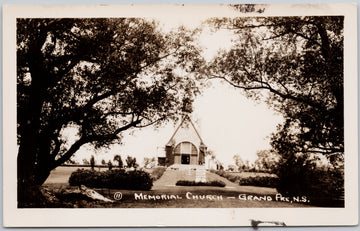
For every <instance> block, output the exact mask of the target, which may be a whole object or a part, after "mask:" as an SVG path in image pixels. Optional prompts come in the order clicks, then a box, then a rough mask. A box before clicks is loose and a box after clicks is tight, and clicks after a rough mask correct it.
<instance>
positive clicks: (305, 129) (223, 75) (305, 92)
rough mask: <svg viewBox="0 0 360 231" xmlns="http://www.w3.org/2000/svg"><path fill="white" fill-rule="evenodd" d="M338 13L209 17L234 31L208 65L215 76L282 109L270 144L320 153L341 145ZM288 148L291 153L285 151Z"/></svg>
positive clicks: (280, 149) (337, 150)
mask: <svg viewBox="0 0 360 231" xmlns="http://www.w3.org/2000/svg"><path fill="white" fill-rule="evenodd" d="M343 19H344V18H343V17H342V16H336V17H276V18H272V17H266V18H262V17H259V18H235V19H213V20H211V21H210V23H211V24H212V25H214V26H216V27H218V28H228V29H231V30H233V31H234V34H235V37H236V40H235V42H234V46H233V47H232V48H231V49H230V50H228V51H223V52H221V53H220V54H219V55H218V57H216V58H215V59H214V60H213V62H212V63H211V64H210V65H209V67H208V69H207V70H208V76H210V78H220V79H222V80H224V81H226V82H228V83H229V84H231V85H232V86H234V87H236V88H239V89H242V90H243V91H244V92H245V94H246V95H247V96H249V97H252V98H254V99H257V100H265V101H266V102H267V103H268V105H269V106H270V107H272V108H273V109H275V110H277V111H278V112H280V113H281V114H283V115H284V118H285V122H284V124H282V125H279V126H278V132H277V133H276V134H274V135H273V137H272V145H273V148H274V149H275V150H276V151H278V153H281V155H284V157H285V158H287V156H288V155H292V154H293V153H306V152H311V153H321V154H324V155H326V156H328V157H329V158H331V159H336V158H334V157H336V156H341V155H342V154H343V151H344V135H343V123H344V121H343V120H344V118H343V81H344V79H343ZM288 152H292V153H288Z"/></svg>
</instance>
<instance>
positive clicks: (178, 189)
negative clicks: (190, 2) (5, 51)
mask: <svg viewBox="0 0 360 231" xmlns="http://www.w3.org/2000/svg"><path fill="white" fill-rule="evenodd" d="M285 6H286V7H285ZM338 6H341V7H344V9H348V8H350V9H352V10H355V13H353V14H352V15H351V17H349V18H351V19H352V17H353V15H354V14H355V18H356V6H355V7H354V6H353V5H351V4H339V5H336V4H323V5H322V4H319V5H310V4H307V5H302V6H301V5H300V6H299V5H284V9H287V8H289V10H290V11H300V10H304V9H307V10H310V11H311V10H313V11H314V13H312V14H308V13H305V14H304V13H302V14H300V15H296V14H295V15H291V14H290V15H286V10H281V11H280V10H279V8H281V7H280V6H279V5H277V6H275V5H268V4H232V5H231V4H229V5H212V6H205V5H203V6H201V5H198V6H186V5H185V6H184V5H182V6H181V5H176V6H175V5H174V6H167V7H168V9H169V10H168V12H170V13H163V12H164V11H166V10H164V9H163V8H162V7H164V6H162V7H161V6H160V5H157V6H156V5H153V6H151V7H152V8H153V9H157V10H159V11H160V12H162V13H163V14H162V13H159V14H156V13H154V12H155V11H152V10H149V11H150V13H149V12H147V13H143V14H141V13H139V12H143V11H139V10H138V9H137V8H136V6H132V7H131V6H127V7H124V6H123V7H122V8H121V7H120V8H119V11H117V14H116V15H114V14H113V12H114V11H111V10H109V8H106V7H105V9H106V10H108V12H111V13H109V14H108V15H105V14H103V12H106V11H105V10H104V8H101V9H100V8H99V9H100V11H99V14H94V15H93V16H90V15H87V14H82V15H81V14H80V15H79V16H76V15H77V13H78V12H79V10H80V9H81V7H80V6H79V7H78V8H75V9H74V11H73V12H74V13H73V14H63V15H61V14H59V15H57V14H55V13H54V14H53V15H51V14H50V13H48V14H45V15H41V14H30V15H28V14H22V13H21V12H22V11H21V10H20V11H18V12H17V13H15V14H14V16H12V18H11V19H12V21H11V22H12V24H11V25H12V26H8V28H10V29H12V31H13V33H12V38H13V40H12V41H11V42H9V45H10V44H12V46H11V47H12V49H11V50H10V49H9V50H10V51H11V52H12V54H11V56H10V57H14V58H15V60H12V62H13V63H14V66H13V67H12V68H13V70H12V71H13V74H14V75H13V76H11V75H10V76H6V75H4V89H5V87H6V84H7V82H6V80H5V79H7V78H8V79H12V80H9V83H11V84H12V85H11V86H12V87H11V89H12V90H11V91H12V94H14V100H15V101H14V100H13V101H12V102H11V103H14V106H13V109H14V110H13V111H12V112H13V113H14V114H13V118H12V121H15V123H16V124H14V123H13V126H12V128H13V131H12V132H11V133H9V134H14V137H9V138H8V139H11V147H12V149H11V150H12V151H14V150H15V152H14V153H5V155H10V154H11V156H12V157H11V162H12V166H13V168H12V169H14V171H13V170H12V171H11V181H12V183H11V184H12V186H14V187H12V189H14V191H12V194H13V195H12V198H13V199H14V200H13V202H14V203H11V206H12V209H13V210H16V211H19V212H21V211H25V212H31V211H38V210H40V211H44V210H43V209H52V210H51V211H56V210H58V209H60V208H61V209H66V210H62V211H65V212H69V211H70V212H71V211H80V212H81V211H86V212H87V213H93V212H95V213H96V211H99V209H102V210H101V211H103V213H104V214H103V216H106V215H105V214H106V211H107V210H111V211H112V213H116V211H120V213H121V214H123V213H130V214H131V213H132V212H133V211H134V210H132V209H135V208H136V209H140V210H136V211H146V212H145V214H148V213H151V211H156V213H160V214H161V213H164V212H165V213H166V211H167V210H169V216H172V215H174V216H175V215H176V214H178V215H181V214H184V213H186V211H193V212H194V213H197V212H196V211H198V210H192V209H205V211H209V213H213V214H217V213H218V212H216V211H218V210H216V209H226V211H228V210H231V211H243V212H241V215H243V214H244V211H246V209H257V210H256V211H261V212H265V211H268V210H264V209H280V210H281V214H292V211H296V212H298V211H299V210H298V209H307V210H306V211H314V212H315V211H318V209H325V210H326V211H330V213H333V214H335V213H336V211H338V209H342V210H345V209H349V208H350V207H348V206H346V205H347V204H348V203H352V202H355V203H352V204H354V205H353V206H355V207H356V206H357V198H358V194H357V188H356V189H355V191H354V189H353V188H351V187H352V186H349V183H350V180H349V179H348V178H345V175H346V174H348V175H347V177H349V176H350V175H353V176H351V177H353V180H356V182H355V185H353V186H354V187H356V185H357V171H358V169H357V154H358V153H357V99H356V98H353V99H349V94H347V93H346V92H349V93H351V94H355V96H356V94H357V73H356V63H357V62H356V57H357V55H356V50H357V49H356V43H355V47H354V48H355V49H353V48H351V47H350V48H349V46H348V45H346V44H347V43H346V41H353V40H354V39H355V41H356V27H355V32H354V34H353V35H351V36H352V37H351V38H352V40H351V39H350V40H348V39H349V38H348V37H347V36H349V37H350V35H348V34H346V32H347V31H349V28H351V27H350V26H349V22H347V24H346V20H347V17H346V16H345V12H344V10H343V11H341V7H339V8H338ZM146 7H148V6H143V8H142V7H139V8H140V9H142V10H143V9H146ZM127 8H128V9H129V10H130V12H135V13H134V14H133V15H131V14H130V13H118V12H124V11H126V9H127ZM134 8H135V9H136V10H135V11H134ZM184 8H185V9H184ZM337 8H338V9H340V10H338V11H339V12H340V13H339V12H337V11H336V9H337ZM15 9H16V7H15V6H12V7H9V8H7V9H5V10H8V12H15ZM56 9H60V12H61V10H65V9H66V7H64V9H63V8H61V7H60V6H58V7H55V6H53V8H51V7H50V11H49V12H52V10H56ZM76 9H77V11H76ZM96 9H97V8H96V7H95V6H94V7H93V8H92V9H90V11H89V12H94V11H91V10H95V11H96ZM165 9H167V8H165ZM201 9H202V10H201ZM327 9H328V10H327ZM22 10H24V7H23V8H22ZM39 10H40V9H39ZM121 10H122V11H121ZM319 10H320V12H321V13H318V11H319ZM202 11H204V12H206V13H204V14H202V13H200V14H199V15H196V12H202ZM279 11H280V12H283V13H282V14H279V13H278V12H279ZM322 11H323V12H322ZM6 12H7V11H5V13H6ZM171 12H172V13H173V15H171ZM179 12H182V13H179ZM184 12H186V14H185V13H184ZM212 12H216V13H213V14H212ZM302 12H306V11H302ZM351 12H353V11H351ZM9 15H10V14H9ZM355 20H356V19H355ZM355 24H356V23H355ZM355 26H356V25H355ZM346 47H347V49H348V50H347V51H345V48H346ZM349 50H354V53H352V54H351V53H349ZM346 55H349V57H355V59H354V60H353V61H350V60H349V58H347V57H346ZM345 61H346V62H349V64H350V63H351V62H352V63H355V65H353V66H351V67H350V69H346V68H349V65H348V64H347V63H346V62H345ZM4 66H5V65H4ZM346 66H347V67H346ZM354 68H355V69H354ZM354 70H355V71H354ZM8 86H10V85H8ZM347 86H348V87H349V88H350V89H349V90H347V89H346V87H347ZM13 90H15V91H13ZM4 104H5V103H4ZM351 108H353V109H356V110H355V114H354V113H351V112H350V113H347V111H346V110H347V109H350V110H352V111H354V110H353V109H351ZM348 114H353V115H352V116H350V117H349V116H348ZM354 118H355V119H354ZM5 119H6V118H4V125H5V123H7V121H6V120H5ZM346 124H347V125H346ZM349 124H350V126H351V124H352V125H356V128H354V127H353V128H348V127H349ZM5 129H6V128H5ZM347 132H348V133H347ZM346 134H350V135H346ZM354 135H355V136H354ZM350 136H351V137H350ZM349 137H350V138H349ZM347 139H349V141H348V140H347ZM354 140H355V142H354ZM5 143H6V142H5ZM12 151H11V152H12ZM349 162H352V163H353V164H347V163H349ZM7 164H8V163H7V159H6V158H4V166H5V165H7ZM354 165H355V168H354ZM350 170H352V171H353V173H349V171H350ZM345 173H346V174H345ZM5 177H6V176H5ZM15 181H16V182H15ZM4 183H6V181H5V182H4ZM5 187H6V186H5V184H4V195H5V196H6V192H5ZM348 190H349V191H348ZM350 193H351V195H350ZM349 195H350V197H353V198H352V199H350V198H349ZM354 197H355V198H354ZM348 200H350V201H348ZM9 206H10V205H9ZM180 208H181V209H186V210H181V211H182V212H179V213H177V211H180V210H179V209H180ZM84 209H85V210H84ZM103 209H105V210H103ZM114 209H115V210H114ZM117 209H120V210H117ZM158 209H167V210H161V211H162V212H160V210H158ZM214 209H215V210H214ZM236 209H245V210H236ZM201 211H203V210H201ZM274 211H277V210H274ZM352 211H353V210H352ZM34 213H35V212H34ZM191 213H192V212H190V213H189V214H188V215H189V216H190V214H191ZM229 213H230V211H229ZM233 213H234V214H235V212H233ZM267 213H268V212H267ZM279 214H280V213H279ZM324 214H325V213H324ZM224 216H225V215H224ZM234 216H235V215H234ZM237 216H239V213H238V214H237ZM184 217H186V216H185V215H184ZM265 217H266V218H269V219H268V220H257V219H256V217H254V219H247V222H246V223H243V221H238V223H236V224H237V225H253V226H254V225H255V226H257V225H261V224H262V223H264V224H265V223H270V224H271V225H274V226H285V225H292V224H291V222H290V224H289V222H287V221H286V219H285V218H284V219H282V220H279V219H275V220H273V219H271V216H270V217H268V216H265ZM275 217H276V216H275ZM330 217H331V216H330ZM356 217H357V216H356ZM260 218H261V219H263V218H262V217H261V216H260ZM260 218H259V219H260ZM159 219H160V218H159ZM229 219H231V217H230V216H229ZM324 219H325V218H324ZM349 219H352V218H349ZM356 219H357V218H356ZM10 220H12V219H10ZM233 220H234V219H233ZM329 220H330V219H329ZM344 220H346V219H345V218H344ZM68 222H69V223H66V222H65V223H64V224H71V221H68ZM154 222H155V221H154ZM234 222H236V221H234ZM329 222H330V221H329ZM332 222H333V221H332ZM347 222H348V224H350V223H351V221H348V220H347ZM352 222H354V219H352ZM355 222H356V223H357V220H356V221H355ZM163 223H164V224H165V225H170V226H171V225H176V224H179V221H177V222H175V223H171V222H170V221H169V223H167V222H166V220H163ZM11 224H12V226H16V224H15V223H14V222H13V223H11ZM76 224H83V223H76ZM94 224H95V223H94ZM96 224H101V223H96ZM128 224H129V223H126V222H125V223H121V221H119V223H115V225H118V226H122V225H128ZM131 224H132V225H149V224H151V222H150V223H146V222H143V223H141V222H140V223H131ZM157 224H158V223H157ZM182 224H183V225H185V226H188V225H195V226H198V225H205V223H204V222H200V223H197V222H193V223H191V222H190V221H189V222H185V223H182ZM218 224H219V225H220V224H222V225H224V223H222V222H219V223H218ZM296 224H297V223H294V224H293V225H296ZM311 224H313V223H312V222H309V223H306V222H305V223H304V224H303V225H311ZM326 224H331V222H330V223H324V222H319V224H318V225H326ZM339 224H342V223H341V222H339ZM88 225H89V226H92V223H91V222H90V223H88V224H86V226H88ZM153 225H155V224H153ZM210 225H211V222H210ZM227 225H233V224H231V223H227ZM59 226H61V225H59ZM211 226H213V225H211Z"/></svg>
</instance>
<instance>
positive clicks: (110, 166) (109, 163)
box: [108, 160, 113, 170]
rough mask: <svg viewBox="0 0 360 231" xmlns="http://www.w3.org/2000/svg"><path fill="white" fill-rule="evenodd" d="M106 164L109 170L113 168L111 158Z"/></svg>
mask: <svg viewBox="0 0 360 231" xmlns="http://www.w3.org/2000/svg"><path fill="white" fill-rule="evenodd" d="M108 166H109V170H111V169H112V168H113V164H112V162H111V160H109V162H108Z"/></svg>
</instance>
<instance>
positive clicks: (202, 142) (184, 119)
mask: <svg viewBox="0 0 360 231" xmlns="http://www.w3.org/2000/svg"><path fill="white" fill-rule="evenodd" d="M185 122H190V125H191V126H192V128H193V129H194V131H195V133H196V135H197V137H198V138H199V139H200V142H201V144H202V145H204V141H203V140H202V138H201V136H200V134H199V132H198V130H197V129H196V127H195V125H194V123H193V122H192V120H191V118H190V116H188V115H185V116H183V118H182V120H181V123H180V124H179V126H178V127H177V128H176V130H175V132H174V134H173V135H172V136H171V138H170V140H169V141H168V142H167V144H166V145H167V146H168V145H172V142H173V139H174V137H175V135H176V134H177V133H178V132H179V130H180V128H182V125H183V124H184V123H185Z"/></svg>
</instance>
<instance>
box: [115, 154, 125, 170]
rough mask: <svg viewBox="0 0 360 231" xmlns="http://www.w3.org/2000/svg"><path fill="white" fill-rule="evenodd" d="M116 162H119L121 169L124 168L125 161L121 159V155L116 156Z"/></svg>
mask: <svg viewBox="0 0 360 231" xmlns="http://www.w3.org/2000/svg"><path fill="white" fill-rule="evenodd" d="M114 161H116V162H118V166H119V168H123V165H124V164H123V161H122V159H121V156H120V155H115V156H114Z"/></svg>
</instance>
